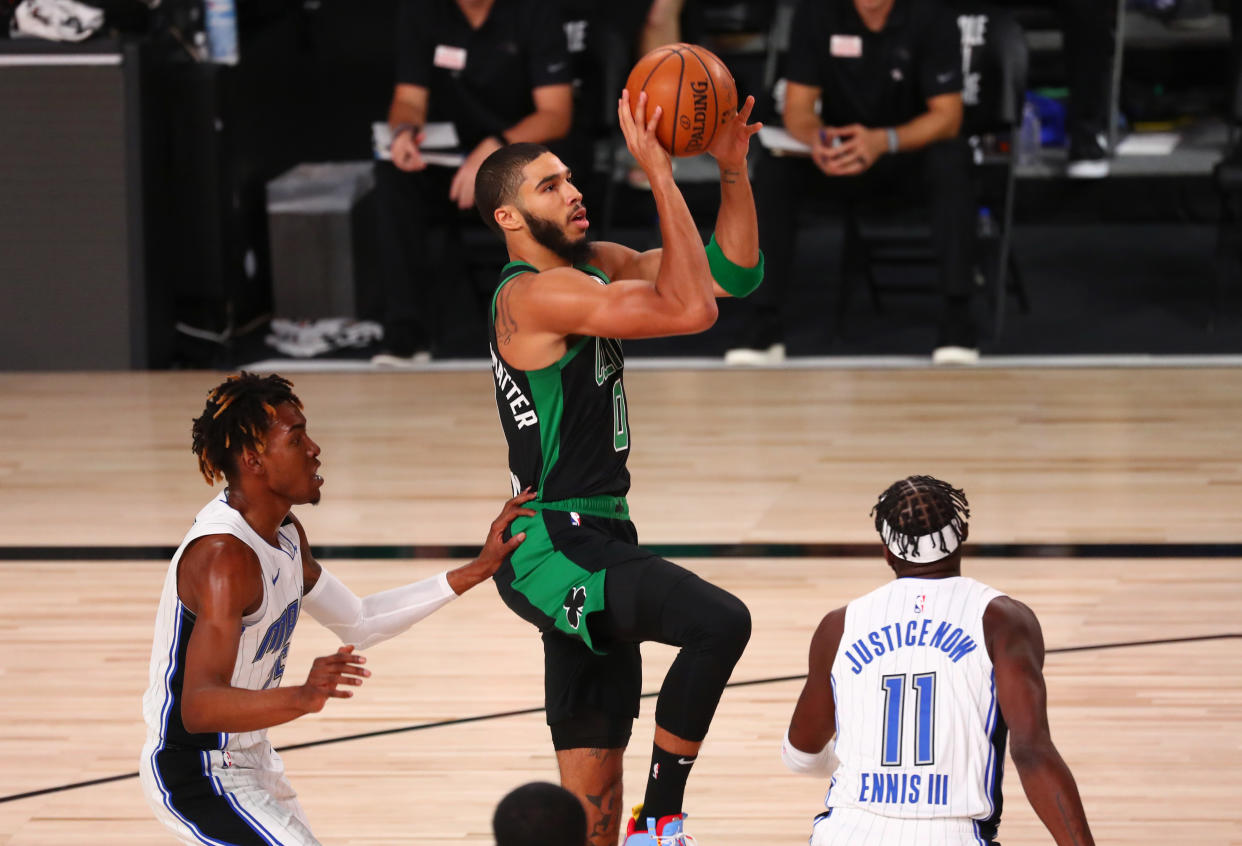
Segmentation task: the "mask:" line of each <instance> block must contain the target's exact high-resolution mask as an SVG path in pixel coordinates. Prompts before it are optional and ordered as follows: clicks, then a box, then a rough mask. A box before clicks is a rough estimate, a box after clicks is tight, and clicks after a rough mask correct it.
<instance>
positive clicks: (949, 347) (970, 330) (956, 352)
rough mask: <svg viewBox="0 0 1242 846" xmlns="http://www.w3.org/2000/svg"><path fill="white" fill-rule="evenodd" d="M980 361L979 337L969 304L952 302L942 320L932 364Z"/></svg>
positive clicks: (973, 362)
mask: <svg viewBox="0 0 1242 846" xmlns="http://www.w3.org/2000/svg"><path fill="white" fill-rule="evenodd" d="M978 361H979V336H978V333H977V332H976V331H975V321H974V318H973V317H972V316H971V313H970V304H969V302H957V301H950V302H949V303H947V304H946V308H945V312H944V317H943V318H941V320H940V335H939V339H938V340H937V342H936V349H935V350H933V351H932V364H975V363H977V362H978Z"/></svg>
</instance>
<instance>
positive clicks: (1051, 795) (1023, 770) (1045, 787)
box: [983, 596, 1095, 846]
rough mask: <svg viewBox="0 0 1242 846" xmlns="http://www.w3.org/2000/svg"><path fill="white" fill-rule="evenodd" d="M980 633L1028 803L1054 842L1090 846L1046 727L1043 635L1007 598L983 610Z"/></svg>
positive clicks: (1074, 791) (1074, 788) (1068, 776)
mask: <svg viewBox="0 0 1242 846" xmlns="http://www.w3.org/2000/svg"><path fill="white" fill-rule="evenodd" d="M983 632H984V636H985V638H986V639H987V644H988V652H989V653H990V654H991V656H992V666H993V668H994V670H995V672H996V695H997V698H998V700H999V702H1000V709H1001V714H1002V715H1003V716H1004V717H1005V722H1006V723H1007V724H1008V726H1009V738H1010V749H1009V751H1010V755H1011V756H1012V757H1013V763H1014V766H1015V767H1016V768H1017V770H1018V775H1019V776H1020V777H1021V779H1022V789H1023V790H1025V791H1026V798H1027V799H1028V800H1030V803H1031V807H1032V808H1034V809H1035V813H1036V814H1038V815H1039V818H1040V819H1041V820H1043V823H1044V825H1045V826H1046V827H1047V828H1048V831H1049V832H1050V833H1051V834H1052V837H1053V839H1054V840H1056V842H1057V843H1058V844H1059V846H1070V845H1071V844H1072V846H1091V844H1094V843H1095V840H1093V839H1092V837H1091V829H1090V828H1089V827H1088V825H1087V815H1086V812H1084V811H1083V807H1082V799H1081V798H1080V797H1079V795H1078V785H1077V784H1075V783H1074V776H1073V774H1072V773H1071V772H1070V770H1069V767H1068V766H1066V764H1065V761H1064V760H1063V759H1062V758H1061V754H1060V753H1059V752H1058V751H1057V748H1056V746H1054V745H1053V743H1052V734H1051V732H1050V731H1049V729H1048V692H1047V688H1045V686H1044V674H1043V668H1044V636H1043V632H1041V631H1040V628H1039V621H1038V620H1037V619H1036V618H1035V614H1034V613H1033V612H1032V611H1031V609H1029V608H1027V607H1026V606H1025V605H1023V604H1022V603H1021V602H1018V601H1016V600H1014V599H1010V598H1009V597H1007V596H1001V597H997V598H996V599H993V600H992V601H991V602H990V603H989V604H988V607H987V610H986V611H985V612H984V614H983Z"/></svg>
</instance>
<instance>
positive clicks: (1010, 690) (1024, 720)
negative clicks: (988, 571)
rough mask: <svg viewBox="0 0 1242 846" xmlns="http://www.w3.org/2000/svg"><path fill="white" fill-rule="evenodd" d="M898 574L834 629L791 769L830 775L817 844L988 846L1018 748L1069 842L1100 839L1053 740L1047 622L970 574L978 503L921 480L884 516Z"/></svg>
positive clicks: (887, 494) (797, 712) (1041, 806)
mask: <svg viewBox="0 0 1242 846" xmlns="http://www.w3.org/2000/svg"><path fill="white" fill-rule="evenodd" d="M872 515H873V516H874V517H875V528H876V531H878V532H879V533H880V538H881V539H882V541H883V543H884V557H885V560H887V562H888V565H889V566H890V567H891V568H892V569H893V572H894V573H895V574H896V576H897V578H896V579H895V580H894V581H892V582H890V583H888V584H887V585H885V586H884V587H881V588H879V589H877V590H874V591H872V592H871V593H869V594H867V595H866V596H863V597H861V598H859V599H855V600H854V601H852V602H850V603H849V604H848V605H846V606H845V607H844V608H838V609H836V610H835V611H832V612H831V613H829V614H828V615H827V616H826V617H824V619H823V621H822V622H821V623H820V624H819V628H818V629H816V631H815V634H814V636H813V637H812V639H811V649H810V666H809V672H808V674H807V680H806V685H805V686H804V688H803V690H802V694H801V696H800V697H799V698H798V704H797V706H796V707H795V709H794V713H793V719H792V720H791V721H790V724H789V730H788V732H787V734H786V735H785V742H784V744H783V746H782V748H781V757H782V758H783V759H784V761H785V765H786V766H787V767H789V769H790V770H792V771H793V772H795V773H805V774H809V775H816V776H820V777H824V778H828V777H831V781H830V782H829V785H828V794H827V796H826V797H825V799H824V805H825V806H826V808H827V810H826V811H824V812H823V813H822V814H820V815H819V816H818V817H816V818H815V823H814V825H813V828H812V834H811V841H810V842H811V844H812V846H830V844H851V846H906V844H924V845H925V846H958V844H961V846H966V844H975V846H990V844H993V843H995V842H996V841H995V838H996V832H997V827H998V825H999V823H1000V814H1001V775H1002V772H1003V770H1004V759H1005V744H1006V739H1007V736H1008V740H1009V744H1010V753H1011V755H1012V756H1013V761H1014V765H1015V766H1016V767H1017V770H1018V775H1019V776H1020V777H1021V779H1022V787H1023V789H1024V790H1025V791H1026V796H1027V799H1029V800H1030V802H1031V806H1032V807H1033V808H1034V809H1035V812H1036V813H1037V814H1038V815H1039V818H1040V819H1041V820H1042V821H1043V823H1044V825H1045V826H1047V828H1048V831H1049V832H1050V833H1051V834H1052V836H1053V838H1054V839H1055V840H1056V842H1057V843H1058V844H1076V845H1077V846H1087V844H1092V843H1094V841H1093V840H1092V837H1091V831H1090V829H1089V827H1088V825H1087V817H1086V814H1085V812H1084V811H1083V807H1082V800H1081V799H1080V798H1079V795H1078V788H1077V786H1076V784H1075V783H1074V777H1073V775H1072V774H1071V773H1070V770H1069V767H1068V766H1066V764H1065V761H1064V760H1063V759H1062V758H1061V755H1060V753H1058V752H1057V749H1056V747H1055V746H1054V745H1053V743H1052V736H1051V733H1050V731H1049V727H1048V713H1047V691H1046V689H1045V687H1044V677H1043V664H1044V640H1043V634H1042V632H1041V631H1040V627H1039V621H1038V620H1037V619H1036V618H1035V614H1034V613H1033V612H1032V611H1031V610H1030V609H1029V608H1027V607H1026V606H1025V605H1023V604H1022V603H1021V602H1018V601H1017V600H1014V599H1011V598H1010V597H1008V596H1005V595H1004V594H1002V593H1001V592H1000V591H998V590H995V589H994V588H991V587H988V586H987V585H985V584H982V583H981V582H977V581H975V580H974V579H969V578H965V577H963V576H962V574H961V564H962V544H963V543H965V541H966V537H967V535H968V531H969V526H968V524H967V520H968V519H969V517H970V509H969V506H968V504H967V502H966V495H965V494H964V493H963V492H962V491H961V490H960V489H958V488H954V487H952V486H950V485H948V484H947V483H945V482H942V481H940V480H939V479H934V478H932V477H931V476H911V477H909V478H906V479H902V480H901V481H899V482H896V483H895V484H893V485H892V486H891V487H889V488H888V490H886V491H884V493H883V494H881V495H880V498H879V501H878V502H877V503H876V506H875V508H874V509H872Z"/></svg>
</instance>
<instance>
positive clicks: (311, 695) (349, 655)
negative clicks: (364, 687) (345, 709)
mask: <svg viewBox="0 0 1242 846" xmlns="http://www.w3.org/2000/svg"><path fill="white" fill-rule="evenodd" d="M353 652H354V647H353V646H342V647H341V648H340V649H338V650H336V652H334V653H332V654H331V655H323V656H321V657H319V658H316V659H315V660H314V662H313V663H312V664H311V669H310V674H309V675H307V677H306V683H305V684H303V685H302V698H303V706H304V707H305V709H306V711H307V713H312V712H316V711H321V710H323V706H324V703H326V702H327V701H328V700H329V699H348V698H349V697H351V696H353V695H354V694H353V691H351V690H338V687H339V686H340V685H343V684H347V685H352V686H354V687H357V686H358V685H360V684H362V680H363V679H364V678H366V677H368V676H370V675H371V671H370V670H368V669H366V668H365V667H363V666H362V665H363V664H365V663H366V660H367V659H366V658H365V657H364V656H362V655H354V654H353Z"/></svg>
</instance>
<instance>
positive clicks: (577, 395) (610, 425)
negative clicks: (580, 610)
mask: <svg viewBox="0 0 1242 846" xmlns="http://www.w3.org/2000/svg"><path fill="white" fill-rule="evenodd" d="M576 267H577V269H578V270H581V271H582V272H583V273H586V274H588V275H589V276H591V277H592V278H593V279H595V280H596V281H598V282H599V283H600V284H601V285H607V284H608V282H609V279H608V277H607V276H606V275H605V274H604V273H603V272H602V271H600V270H599V269H597V268H594V267H591V266H589V265H577V266H576ZM534 272H536V271H535V268H534V267H532V266H531V265H529V264H526V263H525V262H518V261H514V262H509V264H507V265H505V266H504V268H503V269H502V270H501V272H500V284H499V286H498V287H497V288H496V294H495V295H494V296H493V298H492V311H491V316H492V322H491V325H490V327H489V330H488V334H489V338H490V341H491V353H492V373H493V375H494V376H495V379H496V408H497V410H498V411H499V412H500V422H501V425H502V426H503V427H504V431H505V439H506V440H507V441H508V443H509V471H510V473H511V474H512V476H513V492H514V493H515V494H516V493H518V492H519V491H521V490H523V489H524V488H527V487H529V488H531V489H532V490H535V491H537V492H538V494H539V499H541V500H544V501H555V500H564V499H569V498H571V497H589V496H600V495H607V496H624V495H625V494H626V492H627V491H628V490H629V488H630V473H629V470H627V469H626V467H625V461H626V458H627V457H628V455H629V449H630V429H629V421H628V420H627V418H626V406H625V388H624V386H623V385H622V383H621V376H622V371H623V370H624V367H625V359H624V357H623V356H622V353H621V342H620V341H616V340H613V339H611V338H593V337H589V336H585V335H584V336H578V337H570V338H569V339H568V343H569V349H568V350H566V351H565V355H563V356H561V359H560V361H557V362H556V363H554V364H550V365H548V366H547V367H544V368H542V369H540V370H518V369H516V368H514V367H511V366H510V365H509V364H507V363H506V362H505V360H504V359H503V358H502V357H501V355H500V352H499V350H500V346H501V344H500V343H499V341H498V340H497V336H496V325H495V321H496V299H497V297H499V296H500V292H501V290H502V289H503V288H504V286H505V285H506V284H508V283H509V282H511V281H512V280H513V279H514V278H516V277H517V276H520V275H521V274H523V273H534Z"/></svg>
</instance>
